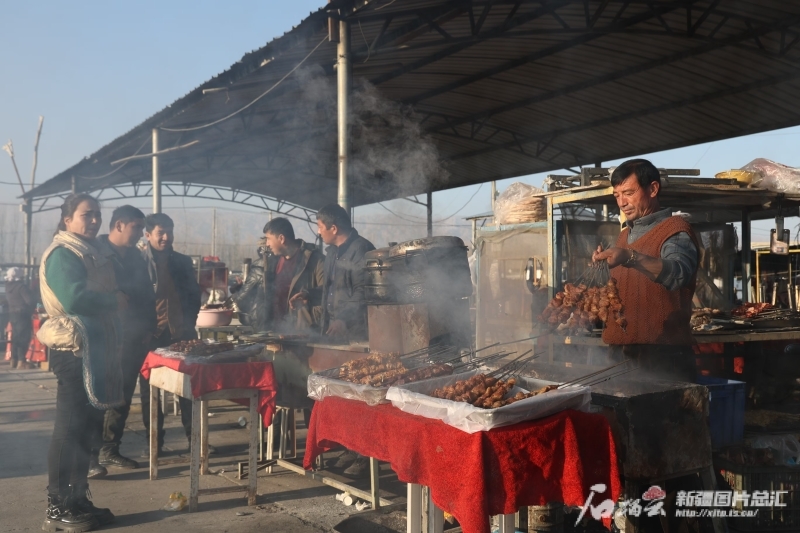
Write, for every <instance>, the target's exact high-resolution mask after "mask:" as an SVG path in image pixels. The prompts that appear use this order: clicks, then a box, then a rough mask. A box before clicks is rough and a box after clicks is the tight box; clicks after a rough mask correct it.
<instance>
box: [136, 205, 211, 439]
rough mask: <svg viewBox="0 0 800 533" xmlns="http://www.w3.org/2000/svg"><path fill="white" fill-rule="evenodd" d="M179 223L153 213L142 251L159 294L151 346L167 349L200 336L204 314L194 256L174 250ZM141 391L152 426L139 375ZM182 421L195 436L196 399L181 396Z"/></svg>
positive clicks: (146, 388)
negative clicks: (198, 327)
mask: <svg viewBox="0 0 800 533" xmlns="http://www.w3.org/2000/svg"><path fill="white" fill-rule="evenodd" d="M174 230H175V223H174V222H173V221H172V219H171V218H170V217H169V216H167V215H165V214H164V213H153V214H151V215H147V218H146V219H145V238H146V239H147V245H146V247H145V249H144V251H143V252H142V254H143V256H144V259H145V262H146V263H147V270H148V273H149V275H150V282H151V283H152V290H153V291H154V293H155V307H156V317H157V320H156V331H155V334H154V335H153V339H152V341H151V342H150V349H153V350H154V349H156V348H164V347H167V346H169V345H170V344H172V343H174V342H177V341H182V340H191V339H196V338H197V332H196V331H195V324H196V323H197V315H198V314H199V313H200V297H201V291H200V285H198V283H197V271H196V270H195V268H194V265H193V264H192V258H191V257H189V256H186V255H183V254H179V253H178V252H176V251H175V250H173V249H172V242H173V241H174V240H175V235H174ZM139 389H140V390H139V391H140V393H141V395H142V418H143V419H144V426H145V428H147V429H148V431H149V429H150V409H151V406H150V383H149V381H148V380H146V379H145V378H144V376H142V375H141V374H139ZM178 403H180V406H181V422H182V423H183V428H184V431H185V432H186V438H187V439H190V438H191V431H192V401H191V400H189V399H186V398H178ZM156 409H157V410H158V447H159V449H160V448H161V446H163V444H164V414H163V413H162V411H161V409H160V408H159V407H156Z"/></svg>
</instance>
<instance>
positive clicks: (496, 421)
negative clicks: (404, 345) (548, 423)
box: [386, 370, 592, 433]
mask: <svg viewBox="0 0 800 533" xmlns="http://www.w3.org/2000/svg"><path fill="white" fill-rule="evenodd" d="M477 373H478V371H477V370H472V371H470V372H464V373H461V374H453V375H450V376H442V377H438V378H432V379H429V380H426V381H419V382H416V383H409V384H406V385H400V386H397V387H390V388H389V390H388V392H387V393H386V400H389V401H391V402H392V405H394V406H395V407H397V408H398V409H400V410H401V411H405V412H406V413H410V414H413V415H418V416H424V417H425V418H433V419H437V420H441V421H442V422H444V423H445V424H447V425H450V426H453V427H455V428H458V429H460V430H462V431H465V432H467V433H477V432H478V431H489V430H491V429H492V428H497V427H503V426H510V425H513V424H517V423H519V422H524V421H526V420H536V419H539V418H544V417H546V416H550V415H553V414H556V413H558V412H560V411H563V410H565V409H576V410H578V411H588V410H589V404H590V403H591V401H592V395H591V389H590V388H589V387H584V386H572V387H565V388H563V389H558V390H553V391H550V392H547V393H545V394H540V395H538V396H534V397H533V398H526V399H524V400H520V401H518V402H515V403H512V404H510V405H505V406H503V407H498V408H497V409H482V408H480V407H475V406H474V405H470V404H468V403H464V402H454V401H452V400H444V399H441V398H434V397H433V396H429V394H430V393H431V392H433V390H434V389H438V388H440V387H445V386H448V385H452V384H454V383H456V382H457V381H461V380H464V379H468V378H470V377H472V376H474V375H475V374H477ZM516 380H517V386H516V387H514V389H512V390H511V394H512V395H514V394H516V393H517V392H520V391H522V392H528V391H530V390H534V389H538V388H541V387H544V386H545V385H552V384H553V383H554V382H552V381H544V380H541V379H534V378H527V377H524V376H520V377H517V378H516Z"/></svg>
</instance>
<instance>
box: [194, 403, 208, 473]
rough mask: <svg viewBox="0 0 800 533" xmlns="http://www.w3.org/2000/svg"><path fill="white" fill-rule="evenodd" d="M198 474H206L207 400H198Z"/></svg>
mask: <svg viewBox="0 0 800 533" xmlns="http://www.w3.org/2000/svg"><path fill="white" fill-rule="evenodd" d="M192 429H194V428H192ZM200 474H201V475H204V476H205V475H207V474H208V402H207V401H204V400H200Z"/></svg>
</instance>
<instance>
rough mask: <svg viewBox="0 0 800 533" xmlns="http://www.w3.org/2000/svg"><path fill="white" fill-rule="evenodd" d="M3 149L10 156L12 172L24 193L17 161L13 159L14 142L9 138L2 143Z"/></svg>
mask: <svg viewBox="0 0 800 533" xmlns="http://www.w3.org/2000/svg"><path fill="white" fill-rule="evenodd" d="M3 150H5V151H6V153H7V154H8V157H10V158H11V164H12V165H13V166H14V174H16V175H17V181H18V182H19V188H20V189H22V194H25V186H24V185H23V184H22V178H21V177H20V175H19V169H18V168H17V161H16V160H15V159H14V144H13V143H12V142H11V139H9V140H8V142H7V143H6V144H4V145H3Z"/></svg>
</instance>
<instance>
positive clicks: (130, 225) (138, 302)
mask: <svg viewBox="0 0 800 533" xmlns="http://www.w3.org/2000/svg"><path fill="white" fill-rule="evenodd" d="M144 218H145V217H144V213H142V212H141V211H140V210H139V209H137V208H135V207H133V206H131V205H123V206H121V207H118V208H116V209H115V210H114V212H113V213H112V214H111V223H110V224H109V233H108V235H101V236H100V237H98V238H97V241H98V243H99V247H100V248H101V249H102V250H104V251H105V252H107V253H108V254H109V256H110V257H111V260H112V263H113V265H114V274H115V277H116V280H117V286H118V287H119V289H120V290H121V291H122V292H124V293H125V294H126V295H127V296H128V308H127V309H126V310H125V311H124V312H123V313H121V316H120V318H121V321H122V339H123V344H122V353H121V354H120V359H121V363H122V374H123V394H124V396H125V404H124V405H121V406H120V407H117V408H113V409H108V410H107V411H106V412H105V415H104V419H103V425H102V427H101V428H99V430H100V431H101V433H102V436H101V439H100V440H101V442H100V443H99V445H100V446H101V448H100V449H99V450H98V449H97V448H95V449H93V450H92V457H91V463H90V467H89V477H90V478H93V477H102V476H104V475H105V474H107V471H106V468H105V467H107V466H115V467H118V468H125V469H134V468H139V463H137V462H136V461H134V460H133V459H129V458H128V457H125V456H123V455H122V454H120V452H119V447H120V444H121V443H122V434H123V432H124V431H125V422H126V421H127V420H128V414H129V413H130V409H131V401H132V399H133V392H134V390H135V389H136V378H137V376H138V375H139V370H140V369H141V368H142V363H144V360H145V358H146V357H147V352H148V347H149V345H150V341H151V339H152V338H153V334H154V333H155V330H156V298H155V293H154V292H153V288H152V285H151V283H150V276H149V275H148V273H147V264H146V263H145V262H144V259H143V258H142V254H141V253H140V252H139V250H137V249H136V245H137V243H138V242H139V240H140V239H141V238H142V235H143V231H144Z"/></svg>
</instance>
